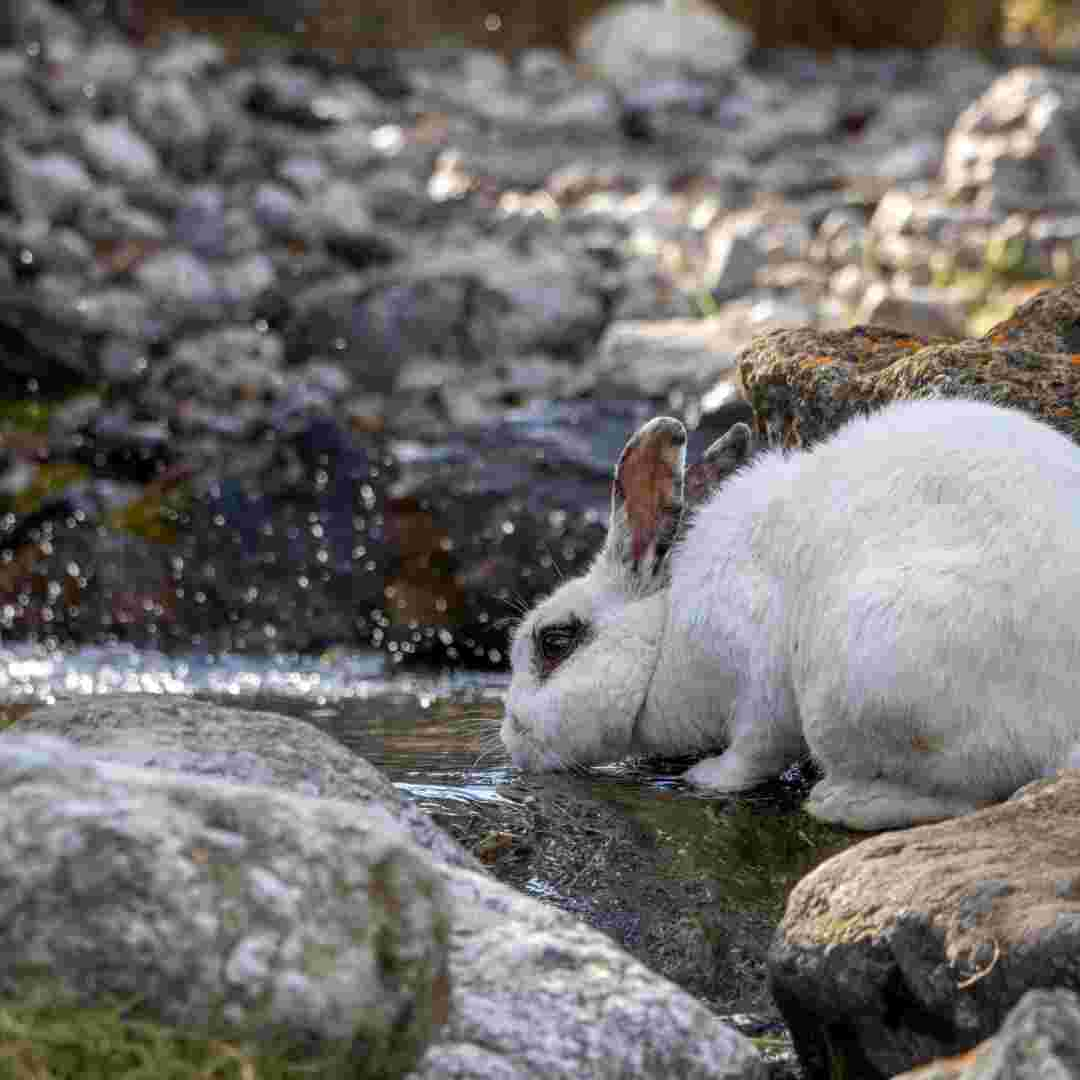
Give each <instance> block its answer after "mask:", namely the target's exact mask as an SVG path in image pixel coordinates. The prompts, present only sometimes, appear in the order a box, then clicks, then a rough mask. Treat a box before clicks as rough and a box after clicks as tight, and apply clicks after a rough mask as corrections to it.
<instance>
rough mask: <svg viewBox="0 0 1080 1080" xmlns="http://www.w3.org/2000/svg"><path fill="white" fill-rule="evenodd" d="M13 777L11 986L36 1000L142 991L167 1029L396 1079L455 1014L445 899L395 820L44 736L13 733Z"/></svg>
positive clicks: (101, 999)
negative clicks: (139, 764)
mask: <svg viewBox="0 0 1080 1080" xmlns="http://www.w3.org/2000/svg"><path fill="white" fill-rule="evenodd" d="M0 780H2V782H3V784H4V786H5V788H6V790H7V795H8V798H6V799H5V800H4V804H5V807H6V811H5V818H6V821H5V828H4V830H3V832H4V837H5V845H4V851H3V853H2V858H0V863H2V864H3V871H2V872H3V875H4V878H5V892H7V893H8V895H9V896H11V897H12V899H13V902H14V903H15V904H16V905H17V906H18V907H19V908H20V909H21V910H22V911H23V918H21V919H20V920H19V921H18V926H17V927H9V928H8V934H9V940H8V941H7V942H6V944H5V951H6V952H7V954H8V955H9V956H10V957H11V958H12V965H11V967H10V969H9V971H8V974H7V977H6V982H7V985H6V992H7V993H8V994H12V995H16V996H20V997H25V996H26V995H29V994H30V993H31V992H32V991H31V985H30V983H29V981H27V979H26V977H25V976H20V974H19V971H20V969H23V970H25V969H26V968H28V967H31V966H32V967H33V969H34V974H33V975H31V976H30V979H31V980H33V979H35V978H36V980H37V983H36V985H37V986H38V987H41V986H42V982H44V984H45V990H44V992H45V993H47V994H48V998H49V1000H56V999H59V1000H65V999H70V1000H72V1001H73V1002H77V1003H80V1004H99V1005H104V1004H109V1003H110V1002H111V1001H114V1000H129V999H131V998H132V997H137V998H138V1001H139V1006H140V1009H141V1010H142V1011H143V1012H144V1013H145V1014H146V1015H148V1016H150V1017H152V1018H154V1019H157V1020H159V1021H163V1022H165V1023H167V1024H171V1025H177V1026H180V1027H182V1028H184V1029H186V1030H194V1031H200V1032H205V1033H206V1034H211V1035H224V1036H226V1037H228V1036H232V1037H233V1038H239V1039H248V1038H255V1039H261V1040H266V1041H272V1042H277V1043H279V1044H280V1045H281V1046H282V1047H283V1048H284V1049H285V1050H287V1051H291V1052H292V1053H294V1054H297V1055H299V1056H302V1057H308V1058H310V1059H313V1060H314V1061H317V1062H318V1061H320V1059H323V1061H322V1062H320V1066H319V1068H318V1069H317V1073H318V1075H321V1076H326V1077H332V1076H340V1077H344V1076H347V1075H355V1070H356V1068H357V1062H364V1065H365V1067H366V1068H374V1069H375V1072H377V1073H378V1074H380V1075H385V1076H396V1075H401V1074H402V1073H404V1072H406V1071H407V1070H408V1069H409V1068H410V1066H412V1065H413V1063H414V1062H415V1061H416V1060H417V1058H418V1057H419V1056H420V1054H421V1053H422V1052H423V1050H424V1048H425V1046H426V1045H427V1044H428V1043H429V1042H430V1040H431V1037H432V1035H433V1033H434V1031H435V1029H436V1028H437V1026H438V1025H439V1024H440V1023H441V1022H442V1021H443V1020H444V1019H445V1018H446V1009H447V1004H448V1002H447V995H448V985H447V974H446V961H447V934H448V919H447V915H446V906H447V904H446V900H445V898H444V889H443V887H442V885H441V883H440V881H439V880H438V876H437V874H436V873H435V871H434V868H433V867H432V866H431V864H430V863H429V862H427V861H426V860H425V859H424V858H423V857H422V856H421V855H420V854H419V853H418V851H417V849H416V848H414V847H413V846H412V844H411V843H410V842H409V840H408V834H407V833H405V832H404V830H398V829H394V828H393V827H392V825H391V823H390V822H388V821H387V820H386V819H385V816H375V817H373V816H371V815H368V814H365V813H364V812H363V811H362V810H359V809H357V808H355V807H352V806H349V805H348V804H346V803H342V802H331V801H329V800H313V799H303V798H300V797H297V796H292V795H284V794H281V793H279V792H275V791H272V790H271V789H270V788H267V787H255V786H251V785H236V784H226V783H223V782H220V781H211V780H192V779H190V778H188V777H185V776H182V775H181V774H179V773H175V772H167V771H160V770H151V769H141V768H133V767H130V766H121V765H110V764H105V763H102V762H100V761H95V760H94V759H93V757H91V756H90V755H87V754H82V753H79V752H78V751H76V750H74V749H73V748H72V747H71V746H70V744H68V743H66V742H64V741H63V740H60V739H56V738H46V737H42V736H36V737H21V738H20V737H15V736H11V735H6V736H5V737H4V738H3V740H2V742H0ZM389 942H392V943H393V944H388V943H389ZM387 949H390V950H391V953H392V954H393V955H392V956H391V955H389V954H388V953H387ZM316 958H317V959H316ZM373 1060H374V1062H378V1064H373Z"/></svg>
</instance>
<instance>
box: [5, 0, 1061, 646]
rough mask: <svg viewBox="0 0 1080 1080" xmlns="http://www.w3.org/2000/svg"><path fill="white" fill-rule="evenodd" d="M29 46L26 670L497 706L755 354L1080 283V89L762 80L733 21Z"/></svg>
mask: <svg viewBox="0 0 1080 1080" xmlns="http://www.w3.org/2000/svg"><path fill="white" fill-rule="evenodd" d="M18 10H19V12H20V19H19V20H16V25H15V26H14V27H13V28H10V29H9V31H8V41H7V45H8V47H7V48H5V49H0V116H2V120H0V126H2V129H3V139H2V145H0V290H2V298H0V299H2V302H0V373H2V375H3V389H2V401H0V444H2V445H0V450H2V455H3V458H2V466H3V471H2V472H0V501H2V503H3V510H4V513H3V516H2V517H0V529H2V531H3V535H2V542H3V547H4V551H5V561H4V563H3V565H2V566H0V627H2V630H3V633H4V636H5V638H7V639H12V638H19V639H34V640H42V641H46V642H52V643H55V644H63V643H67V642H74V643H102V642H109V641H117V640H119V641H127V642H133V643H136V644H141V645H147V646H154V647H162V648H194V649H207V650H212V651H220V650H229V649H236V650H241V651H249V652H250V651H253V650H261V651H268V652H273V651H278V650H299V651H302V652H318V651H319V650H321V649H322V648H324V647H326V646H327V645H332V644H346V645H350V646H356V645H361V646H374V647H376V648H380V649H383V650H385V651H386V652H387V654H388V655H389V656H391V657H393V658H394V659H395V660H400V659H408V658H410V657H415V656H417V655H420V656H426V657H429V658H433V659H436V660H439V661H450V662H453V663H469V664H474V665H495V666H498V665H499V664H500V663H502V662H503V660H504V655H503V654H504V648H505V619H506V618H507V617H508V616H510V615H512V614H513V613H514V608H515V607H516V606H520V605H521V604H522V603H528V602H529V600H530V599H531V598H532V597H533V596H535V595H536V594H537V593H539V592H542V591H544V590H546V589H547V588H549V587H550V586H551V584H552V583H553V582H554V581H555V580H557V577H558V575H559V574H560V573H571V572H573V571H574V570H576V569H578V568H579V567H581V566H582V565H583V563H584V561H585V560H586V559H587V558H588V557H589V555H590V553H591V551H592V549H593V548H594V546H595V544H596V543H597V541H598V540H599V538H600V536H601V534H602V528H603V520H604V516H605V513H606V503H607V487H608V477H609V471H610V467H611V463H612V461H613V460H614V457H615V455H616V453H617V451H618V449H619V447H620V446H621V445H622V442H623V441H624V439H625V437H626V434H627V432H628V431H629V430H631V429H632V428H633V427H634V426H635V425H636V424H638V423H639V422H640V421H641V420H642V419H643V418H644V417H645V416H647V415H648V414H649V413H650V412H653V411H659V410H663V411H668V412H676V413H678V414H679V415H681V416H682V417H684V418H685V419H686V420H687V421H688V423H689V425H690V427H691V428H692V429H693V438H694V439H695V440H696V441H697V442H699V443H700V444H701V445H705V444H706V441H707V440H708V439H711V438H713V437H715V436H716V435H717V434H720V433H722V431H723V430H724V428H725V427H726V425H727V423H729V422H730V419H731V416H732V415H733V414H732V412H731V411H730V410H731V409H732V405H731V399H732V394H733V393H734V391H733V388H732V383H731V376H732V372H733V370H734V368H735V363H736V358H737V356H738V353H739V350H740V349H741V348H742V347H743V346H745V345H746V344H747V343H748V342H749V341H750V340H751V339H752V338H753V337H755V336H756V335H758V334H761V333H762V332H764V331H767V330H770V329H775V328H780V327H788V326H792V327H794V326H798V327H817V328H821V329H830V328H842V327H846V326H848V325H850V324H851V323H852V321H853V320H856V319H858V320H863V321H871V322H877V323H884V324H888V325H891V326H895V327H898V328H900V329H902V330H906V331H913V332H915V333H917V334H922V335H931V336H936V335H946V336H948V335H958V334H962V333H964V332H965V330H971V329H984V328H985V327H984V326H982V325H976V326H973V325H972V320H974V321H975V322H976V323H979V322H980V321H982V322H985V323H986V324H987V325H988V324H989V323H990V322H992V321H993V315H994V312H995V311H998V310H1000V311H1001V313H1002V314H1005V313H1007V312H1008V310H1010V309H1011V307H1012V306H1013V304H1014V302H1015V301H1017V300H1018V299H1020V298H1022V297H1023V296H1025V295H1026V294H1027V291H1028V290H1029V289H1030V288H1031V287H1032V283H1033V282H1035V283H1042V284H1045V283H1047V282H1048V281H1051V282H1052V280H1053V279H1054V278H1057V279H1067V278H1068V277H1069V275H1071V273H1072V270H1073V266H1074V262H1075V257H1076V244H1077V241H1078V240H1080V194H1078V192H1080V185H1078V183H1077V177H1078V176H1080V164H1078V160H1080V158H1078V155H1080V149H1078V145H1077V136H1076V131H1077V123H1076V110H1077V105H1076V102H1077V101H1080V93H1078V92H1077V88H1078V86H1080V83H1078V81H1077V80H1078V78H1080V76H1077V75H1076V74H1074V73H1073V72H1072V71H1071V70H1070V69H1069V68H1068V66H1067V65H1062V64H1059V65H1058V66H1056V67H1054V66H1048V65H1043V66H1032V65H1031V64H1030V63H1028V64H1027V66H1024V61H1025V58H1024V57H1022V56H1017V55H1015V54H1008V53H1002V54H1000V55H999V56H997V57H990V58H988V57H986V56H983V55H980V54H977V53H975V52H972V51H964V50H958V49H938V50H928V51H924V52H903V51H890V52H883V53H880V54H874V53H866V54H856V53H838V54H836V55H835V56H834V57H832V58H831V59H823V58H819V57H814V56H811V55H809V54H804V53H799V52H797V51H790V50H789V51H775V52H770V51H760V52H756V53H755V52H752V51H750V49H749V44H750V43H749V42H748V41H747V39H746V35H745V34H744V33H742V32H741V31H740V30H738V29H737V28H735V27H733V26H730V25H729V24H727V23H726V22H724V21H723V20H722V19H721V18H720V17H719V16H717V19H716V21H715V22H714V23H712V24H710V26H709V32H708V33H707V34H705V33H703V31H702V26H701V24H700V22H697V21H694V20H690V21H689V22H687V23H686V24H685V25H681V24H679V22H678V19H677V18H676V19H675V22H674V24H673V25H669V24H668V23H667V22H665V23H664V26H663V31H664V34H666V35H667V37H665V38H664V40H665V41H668V40H670V41H673V42H675V44H674V45H673V46H672V48H671V50H669V51H668V52H667V53H664V54H663V55H660V56H657V55H654V53H655V52H656V50H652V51H650V48H649V47H648V43H649V42H650V41H651V40H653V39H654V38H657V36H658V35H659V32H660V27H658V26H657V25H656V24H655V23H650V22H649V18H646V17H644V16H642V14H641V12H640V11H637V10H636V9H635V11H634V12H633V13H632V14H633V17H632V18H627V19H626V20H623V21H622V22H620V21H619V20H617V19H616V20H614V21H613V22H612V24H611V25H610V26H609V27H608V28H607V30H606V31H605V33H606V34H607V36H606V37H604V39H603V40H604V42H607V43H608V44H607V45H605V47H604V48H603V49H600V48H595V49H593V50H592V51H591V52H588V53H587V54H584V55H583V57H582V58H581V59H580V61H579V62H575V60H573V59H571V58H569V57H566V56H563V55H560V54H558V53H555V52H551V51H543V50H533V51H527V52H524V53H522V54H521V55H520V56H518V57H516V58H515V59H513V60H512V61H508V60H505V59H503V58H500V57H498V56H496V55H495V54H489V53H485V52H482V51H477V50H454V49H431V50H404V51H400V52H385V53H380V54H379V55H378V56H373V55H369V54H364V55H358V56H357V57H356V58H355V59H354V60H353V61H352V62H348V63H345V62H338V61H336V60H333V61H332V60H331V59H330V58H328V57H327V56H325V55H323V54H320V53H318V52H315V51H311V50H307V51H305V50H304V49H303V48H301V47H296V48H282V47H276V48H258V47H253V48H252V49H251V50H250V51H249V52H248V53H247V54H245V55H243V56H241V57H239V58H233V59H227V58H226V54H225V52H224V50H223V48H222V47H221V46H219V45H218V44H216V43H215V42H214V41H213V40H211V39H208V38H200V37H192V36H178V37H173V38H169V39H166V40H164V41H162V42H161V43H160V44H158V45H156V46H154V47H140V46H137V45H136V44H134V43H133V42H132V41H130V40H128V39H127V38H126V37H125V36H124V35H123V34H122V33H121V31H119V30H118V29H116V28H113V27H110V25H109V24H108V23H107V22H102V21H100V20H98V21H82V20H79V19H76V18H74V17H73V16H72V15H71V14H70V13H68V12H67V11H66V10H65V9H62V8H60V7H58V6H55V5H51V4H49V3H47V2H44V0H41V2H38V0H28V2H27V3H25V4H23V5H20V6H19V9H18ZM646 15H648V13H647V12H646ZM649 17H654V18H655V19H665V20H669V19H670V18H671V16H670V15H665V14H663V13H662V12H661V13H656V12H653V13H652V16H649ZM725 35H726V36H725ZM723 42H726V43H727V44H726V45H725V46H724V48H721V47H720V43H723ZM706 45H707V47H706ZM635 50H636V51H637V54H639V55H641V56H642V57H643V59H642V62H641V64H640V65H637V66H635V67H634V68H633V69H632V70H629V69H628V68H627V65H625V64H624V63H620V62H617V60H618V57H619V56H625V55H628V54H631V53H634V52H635ZM1027 59H1028V60H1030V59H1031V58H1030V57H1029V58H1027ZM736 408H737V407H736ZM693 452H694V447H693V446H692V447H691V453H693Z"/></svg>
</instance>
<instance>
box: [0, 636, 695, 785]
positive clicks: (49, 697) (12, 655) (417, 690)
mask: <svg viewBox="0 0 1080 1080" xmlns="http://www.w3.org/2000/svg"><path fill="white" fill-rule="evenodd" d="M507 681H508V676H506V675H502V674H498V673H492V672H480V673H473V672H463V673H453V674H427V675H425V674H415V673H403V672H402V671H401V669H400V668H394V669H392V670H391V669H390V668H389V667H388V665H387V664H386V662H385V657H384V655H383V654H381V653H377V652H370V653H365V652H344V651H341V652H338V651H333V652H329V653H327V654H325V655H324V656H320V657H309V656H296V655H288V654H283V655H279V656H274V657H266V656H246V655H220V656H209V655H206V654H200V655H195V654H191V655H185V654H165V653H160V652H154V651H152V650H144V649H134V648H129V647H125V646H93V647H86V648H82V649H77V650H63V649H48V648H46V647H44V646H35V645H23V644H15V645H9V646H4V647H0V708H11V707H13V706H14V707H18V706H19V705H21V704H23V703H40V702H52V701H55V700H57V699H59V698H67V697H79V696H97V695H102V694H117V693H139V694H164V695H194V696H198V697H201V698H205V699H209V700H213V701H216V702H219V703H221V704H227V705H232V706H236V707H240V708H251V709H267V710H269V711H271V712H278V713H284V714H286V715H289V716H296V717H299V718H302V719H304V720H307V721H309V722H310V723H313V724H315V725H316V726H317V727H320V728H322V729H323V730H324V731H326V732H328V733H329V734H331V735H333V736H334V737H335V738H337V739H339V740H340V741H341V742H342V743H344V744H345V745H346V746H348V747H349V748H350V749H351V750H354V751H355V752H356V753H357V754H359V755H360V756H361V757H364V758H366V759H367V760H368V761H370V762H371V763H372V764H373V765H375V766H377V767H378V768H379V769H381V770H382V771H383V772H384V773H386V775H387V776H389V777H390V779H391V780H392V781H393V782H394V783H395V784H396V785H397V786H398V787H399V788H400V789H401V790H402V791H404V792H405V793H407V794H408V795H410V796H411V797H413V798H416V799H418V800H430V799H434V800H447V799H465V800H486V799H492V798H496V797H497V793H496V788H497V787H498V785H500V784H504V783H506V782H508V781H510V780H511V779H512V778H513V776H514V775H515V770H513V769H512V768H511V767H510V766H509V764H508V762H507V760H506V758H505V755H504V754H503V751H502V747H501V746H500V745H499V743H498V739H497V732H498V727H499V722H500V719H501V716H502V696H503V692H504V690H505V688H506V685H507ZM594 775H595V777H596V780H597V782H599V783H605V782H608V783H610V782H619V781H623V782H633V783H640V782H641V781H642V780H646V781H647V782H648V783H649V784H651V785H656V786H659V787H669V786H671V785H672V784H673V783H674V772H673V771H672V770H664V769H662V768H661V769H651V768H648V767H645V766H631V765H619V766H612V767H610V768H603V769H597V770H594Z"/></svg>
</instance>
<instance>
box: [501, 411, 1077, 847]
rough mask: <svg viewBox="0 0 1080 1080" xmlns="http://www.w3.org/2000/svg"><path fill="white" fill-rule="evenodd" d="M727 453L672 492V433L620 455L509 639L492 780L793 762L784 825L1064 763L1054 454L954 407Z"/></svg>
mask: <svg viewBox="0 0 1080 1080" xmlns="http://www.w3.org/2000/svg"><path fill="white" fill-rule="evenodd" d="M751 444H752V440H751V435H750V431H749V429H748V428H747V427H746V426H745V425H744V424H737V425H735V427H733V428H732V429H731V430H730V431H729V432H728V434H727V435H726V436H724V438H723V439H721V440H719V441H718V442H717V443H715V444H714V445H713V446H712V447H710V449H709V450H708V451H707V452H706V455H705V458H704V460H703V461H702V462H701V463H699V465H697V466H694V467H692V468H691V469H690V470H689V471H687V472H686V474H685V476H684V463H685V446H686V433H685V430H684V429H683V426H682V424H680V423H679V422H678V421H677V420H672V419H670V418H666V417H660V418H657V419H655V420H652V421H650V422H649V423H648V424H646V425H645V426H644V427H643V428H642V429H641V430H640V431H639V432H638V433H637V434H636V435H635V436H634V437H633V438H632V439H631V440H630V442H629V443H628V444H627V445H626V448H625V449H624V450H623V453H622V456H621V457H620V459H619V464H618V467H617V468H616V472H615V482H614V490H613V494H612V510H611V523H610V526H609V530H608V536H607V540H606V543H605V545H604V548H603V550H602V551H601V552H600V554H599V555H598V556H597V558H596V560H595V562H594V563H593V565H592V567H591V568H590V570H589V571H588V573H587V574H585V575H584V576H583V577H580V578H577V579H575V580H572V581H569V582H567V583H566V584H564V585H563V586H562V587H561V588H559V589H558V590H557V591H556V592H555V593H554V594H553V595H551V596H550V597H548V598H547V599H546V600H544V601H543V602H542V603H540V604H539V606H537V607H536V608H535V609H534V610H533V611H532V612H530V613H529V615H528V616H527V617H526V618H525V619H524V621H523V622H522V624H521V626H520V627H519V628H518V630H517V632H516V634H515V637H514V642H513V647H512V651H511V661H512V665H513V678H512V681H511V684H510V689H509V691H508V694H507V700H506V714H505V719H504V721H503V724H502V729H501V737H502V740H503V742H504V743H505V745H506V747H507V749H508V750H509V752H510V755H511V758H512V760H513V762H514V763H515V764H516V765H517V766H519V767H521V768H525V769H530V770H535V771H541V770H549V769H560V768H569V767H574V766H577V765H588V764H597V763H600V762H607V761H614V760H617V759H619V758H621V757H625V756H627V755H632V754H665V755H677V754H684V753H693V752H703V751H708V752H715V751H717V750H720V749H723V748H724V747H726V749H725V750H724V752H723V753H721V754H719V755H718V756H715V757H706V758H705V759H704V760H703V761H701V762H699V763H698V764H697V765H695V766H694V767H693V768H691V769H690V770H689V771H688V772H687V773H686V779H687V780H688V781H689V782H690V783H692V784H695V785H698V786H700V787H704V788H712V789H716V790H720V791H737V790H740V789H744V788H748V787H751V786H752V785H754V784H756V783H758V782H760V781H762V780H765V779H767V778H769V777H773V776H775V775H777V774H778V773H779V772H780V771H781V770H782V769H783V768H784V767H785V766H787V765H788V764H789V763H791V762H792V761H794V760H796V759H798V758H799V757H801V756H802V755H804V754H805V753H806V752H807V751H809V753H810V754H811V755H812V756H813V758H814V759H815V760H816V761H817V763H818V764H819V765H820V767H821V769H822V770H823V773H824V776H823V778H822V779H821V780H820V781H819V782H818V783H817V784H816V785H815V786H814V788H813V789H812V791H811V793H810V797H809V800H808V802H807V809H808V810H809V812H810V813H811V814H813V815H814V816H815V817H817V818H820V819H821V820H823V821H829V822H835V823H838V824H843V825H846V826H848V827H850V828H855V829H883V828H892V827H897V826H904V825H909V824H913V823H917V822H926V821H934V820H940V819H942V818H947V817H952V816H955V815H958V814H963V813H967V812H969V811H971V810H974V809H976V808H977V807H980V806H983V805H986V804H988V803H992V802H995V801H999V800H1001V799H1004V798H1006V797H1008V796H1009V795H1010V794H1011V793H1012V792H1013V791H1014V790H1015V789H1016V788H1018V787H1020V786H1021V785H1022V784H1024V783H1026V782H1027V781H1029V780H1032V779H1034V778H1036V777H1040V776H1044V775H1048V774H1051V773H1053V772H1054V771H1056V770H1057V769H1058V768H1059V767H1064V766H1065V765H1066V764H1067V763H1068V760H1069V756H1070V753H1071V752H1073V753H1080V751H1078V749H1077V748H1078V747H1080V448H1078V447H1077V446H1075V445H1074V444H1073V443H1072V442H1070V441H1069V440H1068V439H1067V438H1065V437H1064V436H1063V435H1060V434H1058V433H1057V432H1055V431H1054V430H1052V429H1051V428H1050V427H1048V426H1046V425H1044V424H1042V423H1040V422H1038V421H1036V420H1034V419H1032V418H1031V417H1030V416H1027V415H1025V414H1023V413H1020V412H1015V411H1012V410H1008V409H1002V408H998V407H996V406H993V405H989V404H985V403H980V402H976V401H970V400H962V399H961V400H957V399H952V400H926V401H911V402H903V403H899V404H893V405H890V406H888V407H886V408H884V409H882V410H881V411H879V412H877V413H874V414H872V415H870V416H868V417H863V418H859V419H856V420H853V421H851V422H850V423H848V424H847V425H846V426H845V427H843V428H842V429H841V430H840V431H839V432H837V433H836V434H835V435H834V436H833V437H832V438H830V439H828V440H827V441H825V442H823V443H821V444H820V445H818V446H817V447H816V448H814V449H812V450H810V451H805V452H796V453H790V454H785V453H782V452H779V451H764V452H762V453H760V454H757V455H756V456H754V457H753V459H752V460H749V458H750V454H751V449H752V445H751ZM729 473H730V474H731V475H727V474H729ZM721 480H723V483H722V484H720V481H721ZM703 487H705V488H710V489H711V488H716V490H715V491H712V492H711V493H709V492H707V494H708V498H707V499H706V500H705V501H703V502H702V503H701V504H700V505H699V506H697V507H696V508H695V507H694V506H693V505H692V504H693V498H692V494H693V493H694V492H700V490H701V489H702V488H703ZM684 493H690V495H691V497H690V498H687V497H686V496H685V495H684ZM684 503H686V504H687V505H684ZM1076 760H1080V757H1078V758H1076Z"/></svg>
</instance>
